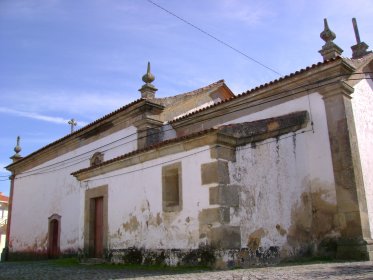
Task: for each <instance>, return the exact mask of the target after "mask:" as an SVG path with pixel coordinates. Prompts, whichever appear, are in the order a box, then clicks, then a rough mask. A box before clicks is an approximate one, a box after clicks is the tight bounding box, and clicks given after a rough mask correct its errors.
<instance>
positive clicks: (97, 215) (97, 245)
mask: <svg viewBox="0 0 373 280" xmlns="http://www.w3.org/2000/svg"><path fill="white" fill-rule="evenodd" d="M103 202H104V199H103V197H97V198H95V211H94V255H95V257H96V258H101V257H102V256H103V252H104V242H103V241H104V238H103V233H104V215H103V209H104V207H103V206H104V203H103Z"/></svg>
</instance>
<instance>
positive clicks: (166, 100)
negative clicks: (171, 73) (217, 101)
mask: <svg viewBox="0 0 373 280" xmlns="http://www.w3.org/2000/svg"><path fill="white" fill-rule="evenodd" d="M223 85H225V82H224V80H219V81H217V82H215V83H212V84H209V85H207V86H204V87H201V88H198V89H196V90H193V91H189V92H185V93H181V94H177V95H174V96H170V97H163V98H156V99H155V100H154V101H155V102H156V103H158V102H159V103H160V104H162V105H164V106H169V105H172V104H173V103H175V102H178V101H179V100H182V99H183V98H185V97H189V96H194V95H197V94H200V93H204V92H207V91H209V90H211V89H214V88H218V87H221V86H223ZM232 95H233V93H232Z"/></svg>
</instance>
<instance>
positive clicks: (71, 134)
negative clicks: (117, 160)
mask: <svg viewBox="0 0 373 280" xmlns="http://www.w3.org/2000/svg"><path fill="white" fill-rule="evenodd" d="M144 100H146V99H143V98H140V99H137V100H135V101H133V102H131V103H128V104H127V105H125V106H123V107H121V108H119V109H117V110H115V111H113V112H111V113H109V114H107V115H105V116H103V117H101V118H99V119H97V120H95V121H93V122H91V123H90V124H87V125H86V126H84V127H82V128H80V129H78V130H76V131H74V132H73V133H70V134H68V135H66V136H64V137H62V138H60V139H58V140H56V141H54V142H52V143H49V144H48V145H46V146H44V147H42V148H40V149H38V150H36V151H35V152H32V153H31V154H29V155H27V156H25V157H23V158H21V159H19V160H18V161H17V162H15V163H12V164H9V165H8V166H6V167H5V168H8V167H10V166H12V165H13V164H16V163H17V164H18V163H19V162H22V161H24V160H25V159H27V158H30V157H32V156H34V155H35V154H37V153H40V152H41V151H43V150H46V149H47V148H49V147H52V146H54V145H56V144H58V143H60V142H62V141H65V140H66V139H68V138H72V137H74V136H75V135H77V134H79V133H80V132H82V131H84V130H87V129H88V128H90V127H92V126H94V125H95V124H98V123H100V122H102V121H104V120H106V119H108V118H110V117H111V116H113V115H116V114H118V113H120V112H122V111H124V110H126V109H128V108H130V107H132V106H134V105H135V104H138V103H140V102H141V101H144Z"/></svg>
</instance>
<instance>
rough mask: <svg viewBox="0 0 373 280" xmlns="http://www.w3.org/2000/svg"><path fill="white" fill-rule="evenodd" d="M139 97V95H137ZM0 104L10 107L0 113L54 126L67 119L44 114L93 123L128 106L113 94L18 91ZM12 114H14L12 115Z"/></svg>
mask: <svg viewBox="0 0 373 280" xmlns="http://www.w3.org/2000/svg"><path fill="white" fill-rule="evenodd" d="M139 97H140V95H139ZM1 98H2V101H3V104H11V105H10V106H9V107H11V108H13V109H8V108H5V107H4V105H3V107H2V112H3V113H13V115H19V116H21V115H22V116H24V117H30V118H34V119H39V120H44V121H49V122H54V123H65V124H66V119H63V118H59V117H50V116H48V115H45V113H51V112H53V113H57V112H58V113H60V112H63V114H64V115H68V116H70V115H71V117H75V118H77V117H80V118H85V119H87V120H89V121H92V120H94V119H96V118H98V117H101V115H102V114H106V113H109V112H112V111H113V110H115V109H118V108H119V107H121V106H124V105H126V104H127V103H129V102H131V101H132V100H133V98H128V97H127V96H125V95H124V94H119V93H113V92H105V93H98V92H85V93H84V92H83V93H81V92H79V93H78V92H74V91H69V92H66V91H53V92H46V91H43V90H38V91H37V92H36V91H17V92H8V93H7V94H6V95H5V94H4V96H1ZM12 111H13V112H12Z"/></svg>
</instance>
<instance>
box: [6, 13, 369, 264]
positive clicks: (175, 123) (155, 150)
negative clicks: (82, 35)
mask: <svg viewBox="0 0 373 280" xmlns="http://www.w3.org/2000/svg"><path fill="white" fill-rule="evenodd" d="M324 26H325V29H324V31H323V32H322V33H321V35H320V36H321V38H322V39H323V40H324V41H325V45H324V46H323V47H322V49H321V50H320V53H321V56H322V60H323V61H322V62H319V63H317V64H314V65H311V66H309V67H307V68H305V69H301V70H299V71H296V72H295V73H292V74H289V75H286V76H284V77H282V78H279V79H277V80H274V81H271V82H269V83H267V84H264V85H261V86H258V87H256V88H254V89H251V90H248V91H247V92H244V93H242V94H239V95H235V94H233V93H232V91H231V90H230V89H229V87H228V86H227V85H226V83H225V82H224V81H223V80H220V81H217V82H214V83H212V84H210V85H207V86H204V87H202V88H199V89H197V90H194V91H192V92H187V93H182V94H179V95H176V96H171V97H167V98H157V94H156V92H157V88H156V87H155V85H154V84H153V82H154V80H155V77H154V76H153V74H152V73H151V69H150V64H148V69H147V72H146V74H145V75H144V76H143V77H142V80H143V81H144V84H143V86H142V87H141V89H140V90H139V91H140V93H141V98H140V99H138V100H136V101H133V102H132V103H130V104H127V105H125V106H123V107H121V108H119V109H118V110H116V111H114V112H112V113H110V114H108V115H106V116H103V117H102V118H100V119H98V120H96V121H94V122H92V123H90V124H88V125H87V126H85V127H83V128H81V129H79V130H77V131H74V132H72V133H71V134H69V135H67V136H65V137H63V138H61V139H59V140H57V141H55V142H53V143H50V144H49V145H47V146H45V147H43V148H41V149H39V150H37V151H35V152H33V153H31V154H29V155H27V156H25V157H22V156H21V155H20V151H21V147H20V145H21V144H20V143H19V140H18V144H17V146H16V148H15V152H16V153H15V154H14V156H12V160H13V162H12V163H11V164H10V165H8V166H7V167H6V168H7V169H8V170H9V171H11V172H12V176H11V190H10V199H9V217H8V235H7V240H6V248H5V249H4V251H3V254H2V255H3V258H7V259H10V260H12V259H19V258H23V257H25V258H33V257H34V258H39V257H42V258H44V257H58V256H63V255H74V254H79V256H81V257H84V258H103V259H106V260H107V261H111V262H133V261H134V260H135V259H136V260H137V262H138V263H142V264H148V263H165V264H167V265H178V264H211V265H214V266H215V267H226V266H249V265H253V264H263V263H271V262H278V261H280V260H283V259H289V258H298V257H302V256H327V257H333V258H340V259H358V260H373V240H372V235H373V173H372V170H373V91H372V89H373V81H372V77H373V53H372V52H371V51H368V46H367V44H365V43H364V42H361V41H360V37H359V34H358V30H357V26H356V22H355V21H354V29H355V35H356V40H357V43H356V45H354V46H352V52H353V53H352V58H347V57H342V56H341V54H342V49H341V48H340V47H338V46H337V45H336V44H335V43H334V42H333V40H334V39H335V37H336V36H335V34H334V33H333V32H332V31H331V30H330V29H329V27H328V23H327V21H326V20H325V22H324ZM238 74H239V73H238Z"/></svg>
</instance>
